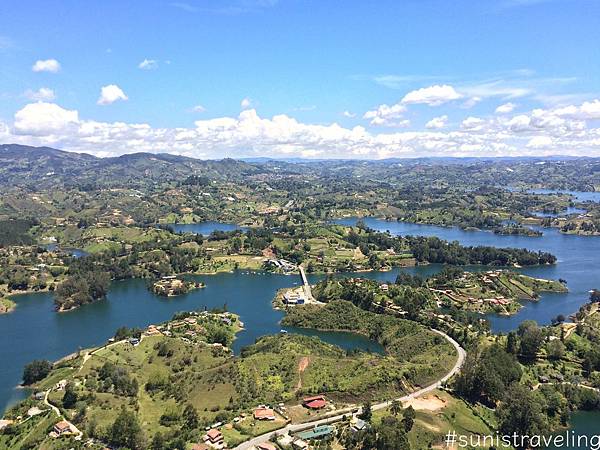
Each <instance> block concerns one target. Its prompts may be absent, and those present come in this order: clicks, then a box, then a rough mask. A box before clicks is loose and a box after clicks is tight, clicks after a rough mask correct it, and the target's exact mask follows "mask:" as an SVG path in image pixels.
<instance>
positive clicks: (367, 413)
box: [359, 400, 373, 422]
mask: <svg viewBox="0 0 600 450" xmlns="http://www.w3.org/2000/svg"><path fill="white" fill-rule="evenodd" d="M359 417H360V418H361V419H362V420H364V421H366V422H369V421H370V420H371V417H373V410H372V409H371V402H370V401H368V400H367V401H366V402H365V403H364V404H363V407H362V412H361V413H360V416H359Z"/></svg>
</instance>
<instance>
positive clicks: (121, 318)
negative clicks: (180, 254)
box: [0, 218, 600, 410]
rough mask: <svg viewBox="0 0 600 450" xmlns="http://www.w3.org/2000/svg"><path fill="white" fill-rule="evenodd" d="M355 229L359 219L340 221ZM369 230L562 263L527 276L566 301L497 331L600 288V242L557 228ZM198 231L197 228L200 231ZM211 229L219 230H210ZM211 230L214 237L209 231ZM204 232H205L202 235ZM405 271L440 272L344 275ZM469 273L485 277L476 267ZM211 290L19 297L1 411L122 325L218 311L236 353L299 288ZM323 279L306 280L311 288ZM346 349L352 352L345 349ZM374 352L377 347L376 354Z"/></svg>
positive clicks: (237, 279) (0, 344)
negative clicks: (33, 373)
mask: <svg viewBox="0 0 600 450" xmlns="http://www.w3.org/2000/svg"><path fill="white" fill-rule="evenodd" d="M338 222H339V223H343V224H347V225H350V224H354V223H355V222H356V219H344V220H341V221H338ZM365 222H366V224H367V225H368V226H369V227H371V228H374V229H378V230H381V231H385V230H389V231H390V232H391V233H392V234H395V235H422V236H438V237H440V238H442V239H447V240H450V241H453V240H457V241H459V242H461V243H462V244H464V245H492V246H498V247H519V248H529V249H531V250H543V251H549V252H551V253H553V254H555V255H557V257H558V264H556V265H554V266H540V267H529V268H524V269H521V271H522V272H523V273H526V274H528V275H531V276H536V277H543V278H553V279H558V278H563V279H566V280H567V281H568V286H569V288H570V292H569V293H566V294H552V293H548V294H542V300H541V301H540V302H539V303H530V302H526V303H525V307H524V308H523V309H522V310H521V312H520V313H519V314H518V315H516V316H514V317H499V316H489V317H488V318H489V320H490V322H491V325H492V329H493V330H494V331H496V332H499V331H500V332H502V331H508V330H511V329H514V328H516V327H517V326H518V325H519V323H521V322H522V321H523V320H525V319H533V320H537V321H538V322H539V323H541V324H546V323H549V322H550V320H551V319H552V318H553V317H556V316H557V315H558V314H565V315H567V314H570V313H573V312H576V311H577V310H578V309H579V307H580V306H581V305H582V304H583V303H585V302H586V301H587V299H588V295H589V294H588V291H589V290H590V289H592V288H596V287H600V257H599V255H600V238H598V237H582V236H573V235H564V234H561V233H559V232H558V231H557V230H556V229H553V228H552V229H544V236H543V237H527V236H502V235H496V234H494V233H491V232H484V231H465V230H461V229H458V228H442V227H436V226H430V225H417V224H410V223H402V222H386V221H384V220H379V219H373V218H366V219H365ZM198 225H200V224H198ZM212 229H214V228H212ZM212 229H211V231H212ZM205 230H206V229H205ZM400 270H403V271H406V272H408V273H412V274H420V275H422V276H428V275H431V274H434V273H436V272H437V271H438V270H440V266H439V265H429V266H419V267H412V268H405V269H394V270H392V271H389V272H363V273H359V274H344V275H340V276H356V275H358V276H361V277H366V278H372V279H377V280H380V281H394V280H395V278H396V276H397V275H398V273H399V272H400ZM472 270H481V267H479V268H472ZM196 278H198V279H199V280H201V281H204V282H205V283H206V285H207V286H206V288H205V289H201V290H195V291H192V292H190V293H188V294H186V295H183V296H180V297H175V298H169V299H165V298H163V297H158V296H155V295H154V294H152V293H151V292H149V291H148V290H147V289H146V284H145V281H143V280H126V281H119V282H115V283H113V284H112V286H111V288H110V291H109V293H108V298H107V300H104V301H100V302H98V303H95V304H92V305H87V306H85V307H82V308H80V309H78V310H75V311H71V312H67V313H61V314H58V313H55V312H54V311H53V304H52V300H53V299H52V294H50V293H36V294H28V295H22V296H17V297H15V298H14V299H15V301H16V303H17V307H16V309H15V311H14V312H13V313H11V314H5V315H0V330H1V331H2V333H1V334H2V337H3V339H0V360H1V361H3V364H2V365H0V410H1V409H3V408H4V407H5V406H6V405H8V404H9V403H12V402H14V401H15V400H18V399H19V398H22V397H23V395H26V392H24V391H21V390H15V389H14V386H16V385H17V384H18V383H19V381H20V379H21V373H22V368H23V366H24V365H25V364H26V363H28V362H29V361H31V360H33V359H37V358H44V359H50V360H55V359H58V358H60V357H62V356H64V355H66V354H69V353H72V352H75V351H77V349H78V348H82V347H83V348H85V347H93V346H96V345H99V344H101V343H103V342H105V341H106V339H108V338H109V337H110V336H111V335H112V334H113V333H114V332H115V330H116V329H117V328H118V327H120V326H123V325H125V326H129V327H133V326H138V327H144V326H147V325H148V324H150V323H158V322H163V321H165V320H168V319H169V318H170V317H171V316H172V315H173V314H174V313H175V312H177V311H183V310H193V309H198V308H204V307H207V308H212V307H221V306H223V305H224V304H225V303H226V304H227V307H228V309H229V310H230V311H232V312H235V313H237V314H239V315H240V316H241V320H242V321H243V322H244V323H245V328H246V329H245V330H243V331H242V332H241V333H239V335H238V337H237V339H236V341H235V342H234V345H233V348H234V351H235V352H239V350H240V349H241V348H242V347H244V346H246V345H249V344H252V343H253V342H254V341H255V340H256V339H257V338H258V337H260V336H262V335H265V334H274V333H278V332H279V331H280V328H281V326H280V324H279V321H280V320H281V318H282V316H283V313H282V312H281V311H276V310H274V309H273V308H272V307H271V300H272V298H273V296H274V295H275V292H276V291H277V290H278V289H280V288H283V287H289V286H292V285H294V284H298V283H299V282H300V279H299V277H298V276H285V275H277V274H268V273H260V274H255V273H248V272H245V273H243V272H235V273H223V274H218V275H206V276H197V277H196ZM322 278H323V275H309V279H310V281H311V283H314V282H316V281H318V280H319V279H322ZM323 337H324V338H325V339H326V340H327V341H329V342H331V343H334V344H337V345H340V346H342V347H344V342H345V341H348V340H347V339H344V338H343V336H342V337H340V335H336V334H334V335H329V336H327V333H325V334H323ZM344 348H347V347H344ZM372 350H373V351H377V350H376V348H372Z"/></svg>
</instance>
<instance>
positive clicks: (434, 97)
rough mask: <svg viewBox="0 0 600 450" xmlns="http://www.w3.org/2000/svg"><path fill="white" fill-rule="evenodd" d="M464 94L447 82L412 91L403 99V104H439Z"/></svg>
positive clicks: (456, 98)
mask: <svg viewBox="0 0 600 450" xmlns="http://www.w3.org/2000/svg"><path fill="white" fill-rule="evenodd" d="M459 98H462V95H461V94H459V93H458V92H456V90H455V89H454V88H453V87H452V86H449V85H447V84H443V85H437V84H436V85H434V86H429V87H426V88H421V89H417V90H415V91H411V92H409V93H408V94H406V95H405V96H404V98H403V99H402V103H403V104H406V105H408V104H426V105H429V106H438V105H442V104H444V103H447V102H450V101H452V100H458V99H459Z"/></svg>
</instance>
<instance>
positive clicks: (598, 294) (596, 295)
mask: <svg viewBox="0 0 600 450" xmlns="http://www.w3.org/2000/svg"><path fill="white" fill-rule="evenodd" d="M590 302H592V303H600V290H598V289H593V290H592V292H590Z"/></svg>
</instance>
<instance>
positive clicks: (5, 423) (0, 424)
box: [0, 419, 13, 430]
mask: <svg viewBox="0 0 600 450" xmlns="http://www.w3.org/2000/svg"><path fill="white" fill-rule="evenodd" d="M12 423H13V421H12V420H1V419H0V430H2V429H3V428H6V427H7V426H9V425H11V424H12Z"/></svg>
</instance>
